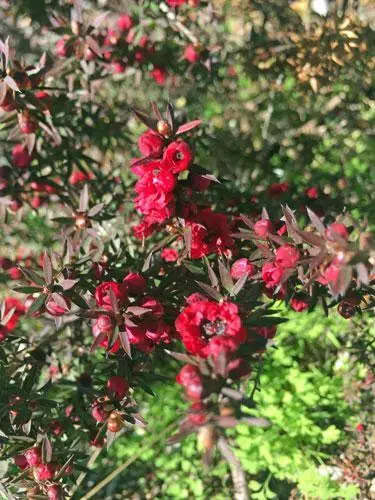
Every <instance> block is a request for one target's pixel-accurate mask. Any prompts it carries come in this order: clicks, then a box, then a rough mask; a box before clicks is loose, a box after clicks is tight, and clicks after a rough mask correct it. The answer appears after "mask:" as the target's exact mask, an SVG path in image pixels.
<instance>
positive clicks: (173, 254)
mask: <svg viewBox="0 0 375 500" xmlns="http://www.w3.org/2000/svg"><path fill="white" fill-rule="evenodd" d="M160 257H161V258H162V259H163V260H165V262H176V260H177V259H178V252H177V250H176V249H174V248H163V250H162V251H161V254H160Z"/></svg>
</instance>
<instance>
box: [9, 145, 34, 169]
mask: <svg viewBox="0 0 375 500" xmlns="http://www.w3.org/2000/svg"><path fill="white" fill-rule="evenodd" d="M31 160H32V157H31V155H29V152H28V150H27V147H26V146H24V145H23V144H16V145H15V146H14V147H13V149H12V163H13V165H14V166H15V167H18V168H26V167H28V166H29V165H30V163H31Z"/></svg>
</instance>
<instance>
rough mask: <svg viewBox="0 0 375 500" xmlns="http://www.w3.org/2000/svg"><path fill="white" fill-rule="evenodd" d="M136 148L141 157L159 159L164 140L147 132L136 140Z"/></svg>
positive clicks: (155, 134) (152, 132)
mask: <svg viewBox="0 0 375 500" xmlns="http://www.w3.org/2000/svg"><path fill="white" fill-rule="evenodd" d="M138 148H139V151H140V152H141V154H142V155H143V156H147V157H151V158H160V156H161V155H162V154H163V149H164V139H163V137H162V136H161V135H159V134H157V133H156V132H154V131H153V130H147V131H146V132H144V133H143V134H142V135H141V136H140V138H139V139H138Z"/></svg>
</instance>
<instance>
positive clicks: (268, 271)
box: [262, 262, 284, 288]
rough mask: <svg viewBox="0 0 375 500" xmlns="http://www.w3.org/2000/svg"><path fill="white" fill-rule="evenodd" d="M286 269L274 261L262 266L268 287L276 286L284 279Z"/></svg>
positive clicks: (264, 279)
mask: <svg viewBox="0 0 375 500" xmlns="http://www.w3.org/2000/svg"><path fill="white" fill-rule="evenodd" d="M283 274H284V271H283V270H282V269H280V268H279V267H278V266H276V265H275V263H274V262H266V263H265V264H264V265H263V267H262V280H263V281H264V283H265V285H266V288H273V287H276V286H277V285H278V284H279V283H280V281H281V280H282V277H283Z"/></svg>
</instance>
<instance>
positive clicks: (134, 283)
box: [123, 273, 147, 295]
mask: <svg viewBox="0 0 375 500" xmlns="http://www.w3.org/2000/svg"><path fill="white" fill-rule="evenodd" d="M123 283H124V284H125V286H126V288H127V290H128V293H129V295H142V294H143V293H145V291H146V287H147V284H146V280H145V279H144V277H143V276H141V275H140V274H138V273H129V274H128V275H127V276H125V278H124V280H123Z"/></svg>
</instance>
